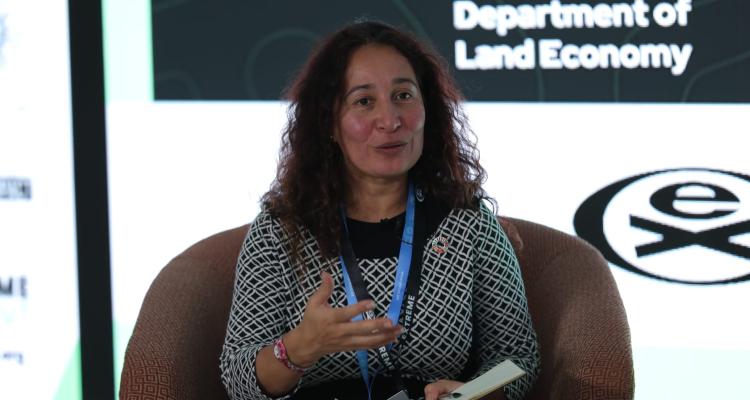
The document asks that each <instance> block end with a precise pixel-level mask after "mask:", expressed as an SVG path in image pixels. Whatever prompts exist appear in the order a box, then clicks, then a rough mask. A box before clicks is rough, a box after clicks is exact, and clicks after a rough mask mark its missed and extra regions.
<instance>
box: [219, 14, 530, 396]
mask: <svg viewBox="0 0 750 400" xmlns="http://www.w3.org/2000/svg"><path fill="white" fill-rule="evenodd" d="M289 97H290V99H291V106H290V113H289V122H288V125H287V127H286V130H285V132H284V136H283V141H282V149H281V158H280V163H279V167H278V172H277V177H276V180H275V182H274V184H273V186H272V187H271V190H270V191H269V192H268V193H266V195H265V196H264V198H263V209H262V211H261V213H260V214H259V215H258V217H257V218H256V219H255V221H254V222H253V224H252V227H251V228H250V231H249V233H248V236H247V238H246V240H245V243H244V246H243V248H242V251H241V253H240V257H239V262H238V269H237V278H236V282H235V289H234V300H233V304H232V310H231V315H230V319H229V324H228V328H227V336H226V340H225V344H224V350H223V353H222V356H221V369H222V379H223V381H224V384H225V386H226V389H227V392H228V393H229V395H230V397H232V398H234V399H266V398H288V397H289V396H292V397H293V398H314V399H324V398H330V399H333V398H339V399H342V400H343V399H344V398H354V399H366V398H368V397H370V398H383V399H387V398H390V397H391V396H393V395H396V394H398V393H400V392H401V391H403V393H402V394H407V393H408V396H410V397H411V398H418V397H420V396H425V398H426V399H428V400H434V399H436V398H438V397H439V396H441V395H443V394H447V393H449V392H451V391H452V390H453V389H455V388H456V387H458V386H460V385H461V381H465V380H468V379H472V378H473V377H475V376H478V375H479V374H481V373H483V372H485V371H486V370H488V369H490V368H492V367H493V366H495V365H497V364H498V363H499V362H501V361H503V360H506V359H510V360H512V361H513V362H515V363H516V364H517V365H519V366H520V367H521V368H522V369H524V370H525V371H526V375H525V376H524V377H523V378H521V379H520V380H518V381H516V382H514V383H512V384H510V385H508V386H506V387H505V388H504V392H503V391H499V392H500V393H498V395H499V396H501V397H504V396H507V398H511V399H518V398H521V397H523V395H524V394H525V393H526V392H527V391H528V389H529V387H530V385H531V383H532V382H533V380H534V378H535V376H536V374H537V371H538V368H539V356H538V352H537V343H536V335H535V333H534V330H533V328H532V326H531V319H530V317H529V313H528V309H527V305H526V298H525V294H524V289H523V282H522V280H521V275H520V271H519V267H518V262H517V260H516V257H515V255H514V253H513V250H512V247H511V245H510V243H509V241H508V238H507V236H506V235H505V233H504V232H503V231H502V230H501V229H500V227H499V226H498V223H497V220H496V218H495V215H494V213H493V212H491V211H490V210H488V208H487V207H486V206H485V205H484V204H483V203H482V201H481V198H483V197H484V192H483V190H482V188H481V182H482V180H483V179H484V176H485V173H484V170H483V169H482V167H481V166H480V165H479V162H478V156H477V155H476V149H475V147H474V144H473V143H472V142H471V141H470V140H469V137H468V134H469V131H468V129H467V127H466V119H465V117H464V115H463V113H462V111H461V108H460V101H461V97H460V94H459V92H458V90H457V89H456V86H455V84H454V83H453V81H452V79H451V78H450V76H449V74H448V73H447V72H446V69H445V67H444V66H443V64H442V63H441V62H440V60H439V59H438V58H437V57H436V56H435V55H433V54H432V53H430V52H428V51H427V50H426V49H425V48H424V46H423V45H421V44H420V43H419V42H417V41H416V40H415V39H413V38H412V37H411V36H409V35H407V34H404V33H402V32H400V31H398V30H395V29H394V28H391V27H389V26H387V25H384V24H381V23H375V22H363V23H356V24H353V25H350V26H347V27H345V28H343V29H342V30H340V31H338V32H336V33H335V34H333V35H332V36H330V37H329V38H328V39H327V40H325V41H324V42H323V43H322V44H321V45H320V46H319V47H318V49H317V50H316V52H315V53H314V54H313V55H312V56H311V58H310V60H309V61H308V63H307V65H306V66H305V68H304V69H303V70H302V72H301V73H300V75H299V76H298V78H297V80H296V82H295V83H294V84H293V86H292V88H291V90H290V96H289Z"/></svg>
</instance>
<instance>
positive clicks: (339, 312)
mask: <svg viewBox="0 0 750 400" xmlns="http://www.w3.org/2000/svg"><path fill="white" fill-rule="evenodd" d="M374 309H375V302H374V301H372V300H364V301H360V302H358V303H356V304H352V305H349V306H346V307H341V308H337V309H336V310H334V312H335V317H334V318H336V321H339V322H345V321H351V320H352V318H354V317H356V316H357V315H360V314H363V313H365V312H366V311H372V310H374Z"/></svg>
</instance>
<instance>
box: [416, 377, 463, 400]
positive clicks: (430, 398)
mask: <svg viewBox="0 0 750 400" xmlns="http://www.w3.org/2000/svg"><path fill="white" fill-rule="evenodd" d="M463 384H464V383H463V382H457V381H449V380H447V379H441V380H439V381H435V382H432V383H430V384H429V385H427V386H425V387H424V400H437V399H438V398H440V396H442V395H444V394H448V393H450V392H452V391H454V390H456V389H458V387H459V386H461V385H463Z"/></svg>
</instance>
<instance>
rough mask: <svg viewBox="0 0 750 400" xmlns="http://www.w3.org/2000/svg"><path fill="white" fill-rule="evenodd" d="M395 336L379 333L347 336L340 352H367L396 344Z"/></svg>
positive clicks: (391, 333)
mask: <svg viewBox="0 0 750 400" xmlns="http://www.w3.org/2000/svg"><path fill="white" fill-rule="evenodd" d="M396 337H397V334H394V333H393V332H390V333H386V332H379V333H373V334H369V335H359V336H349V337H347V339H346V342H345V343H343V348H342V349H341V350H340V351H353V350H369V349H377V348H380V347H384V346H387V345H389V344H391V343H394V344H395V343H398V339H396Z"/></svg>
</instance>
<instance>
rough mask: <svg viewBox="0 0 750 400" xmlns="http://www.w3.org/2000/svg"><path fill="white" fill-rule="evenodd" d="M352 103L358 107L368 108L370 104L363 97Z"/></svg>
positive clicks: (369, 101)
mask: <svg viewBox="0 0 750 400" xmlns="http://www.w3.org/2000/svg"><path fill="white" fill-rule="evenodd" d="M354 103H355V104H357V105H359V106H369V105H370V104H372V100H371V99H369V98H367V97H363V98H361V99H358V100H357V101H355V102H354Z"/></svg>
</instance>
